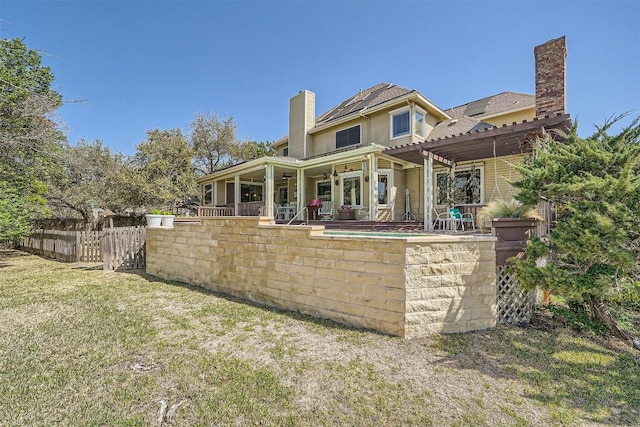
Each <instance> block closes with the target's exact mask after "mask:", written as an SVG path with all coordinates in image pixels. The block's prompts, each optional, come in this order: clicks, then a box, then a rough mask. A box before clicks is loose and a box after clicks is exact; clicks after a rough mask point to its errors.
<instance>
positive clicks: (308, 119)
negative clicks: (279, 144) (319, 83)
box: [289, 90, 316, 159]
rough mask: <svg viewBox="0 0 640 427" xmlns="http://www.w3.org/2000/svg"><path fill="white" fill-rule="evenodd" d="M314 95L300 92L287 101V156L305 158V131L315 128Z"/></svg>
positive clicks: (303, 91)
mask: <svg viewBox="0 0 640 427" xmlns="http://www.w3.org/2000/svg"><path fill="white" fill-rule="evenodd" d="M315 120H316V94H315V93H313V92H310V91H308V90H302V91H300V93H298V94H297V95H296V96H294V97H293V98H291V99H290V100H289V156H291V157H297V158H299V159H301V158H305V157H307V143H308V142H309V141H308V138H310V137H309V135H308V134H307V131H308V130H309V129H311V128H312V127H313V126H315Z"/></svg>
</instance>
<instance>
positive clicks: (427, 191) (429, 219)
mask: <svg viewBox="0 0 640 427" xmlns="http://www.w3.org/2000/svg"><path fill="white" fill-rule="evenodd" d="M422 164H423V166H424V177H423V178H424V186H423V187H424V197H423V198H422V199H423V200H424V229H425V230H427V231H433V153H432V152H430V151H429V153H428V154H427V157H423V159H422Z"/></svg>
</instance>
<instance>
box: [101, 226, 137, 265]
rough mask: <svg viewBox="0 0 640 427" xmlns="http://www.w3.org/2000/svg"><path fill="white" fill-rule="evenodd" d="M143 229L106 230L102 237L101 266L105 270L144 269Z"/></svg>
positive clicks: (120, 228) (121, 228)
mask: <svg viewBox="0 0 640 427" xmlns="http://www.w3.org/2000/svg"><path fill="white" fill-rule="evenodd" d="M145 242H146V229H145V228H144V227H119V228H107V229H105V230H104V236H103V237H102V265H103V268H104V269H105V270H137V269H140V268H144V266H145V258H146V245H145Z"/></svg>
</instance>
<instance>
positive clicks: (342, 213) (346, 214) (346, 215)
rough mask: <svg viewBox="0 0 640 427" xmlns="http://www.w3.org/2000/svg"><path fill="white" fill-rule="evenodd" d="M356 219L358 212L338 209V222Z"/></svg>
mask: <svg viewBox="0 0 640 427" xmlns="http://www.w3.org/2000/svg"><path fill="white" fill-rule="evenodd" d="M349 219H356V211H355V210H353V209H338V220H349Z"/></svg>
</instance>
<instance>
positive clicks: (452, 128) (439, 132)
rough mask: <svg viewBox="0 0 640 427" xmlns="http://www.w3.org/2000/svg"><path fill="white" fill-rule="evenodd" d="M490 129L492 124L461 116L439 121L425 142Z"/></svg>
mask: <svg viewBox="0 0 640 427" xmlns="http://www.w3.org/2000/svg"><path fill="white" fill-rule="evenodd" d="M492 127H493V125H492V124H490V123H487V122H483V121H482V120H479V119H476V118H473V117H466V116H462V117H460V118H457V119H448V120H443V121H441V122H440V123H438V124H437V125H436V126H435V127H434V128H433V130H432V131H431V132H430V133H429V135H427V139H426V140H427V141H433V140H435V139H441V138H447V137H451V136H455V135H460V134H464V133H469V132H475V131H479V130H485V129H490V128H492Z"/></svg>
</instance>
